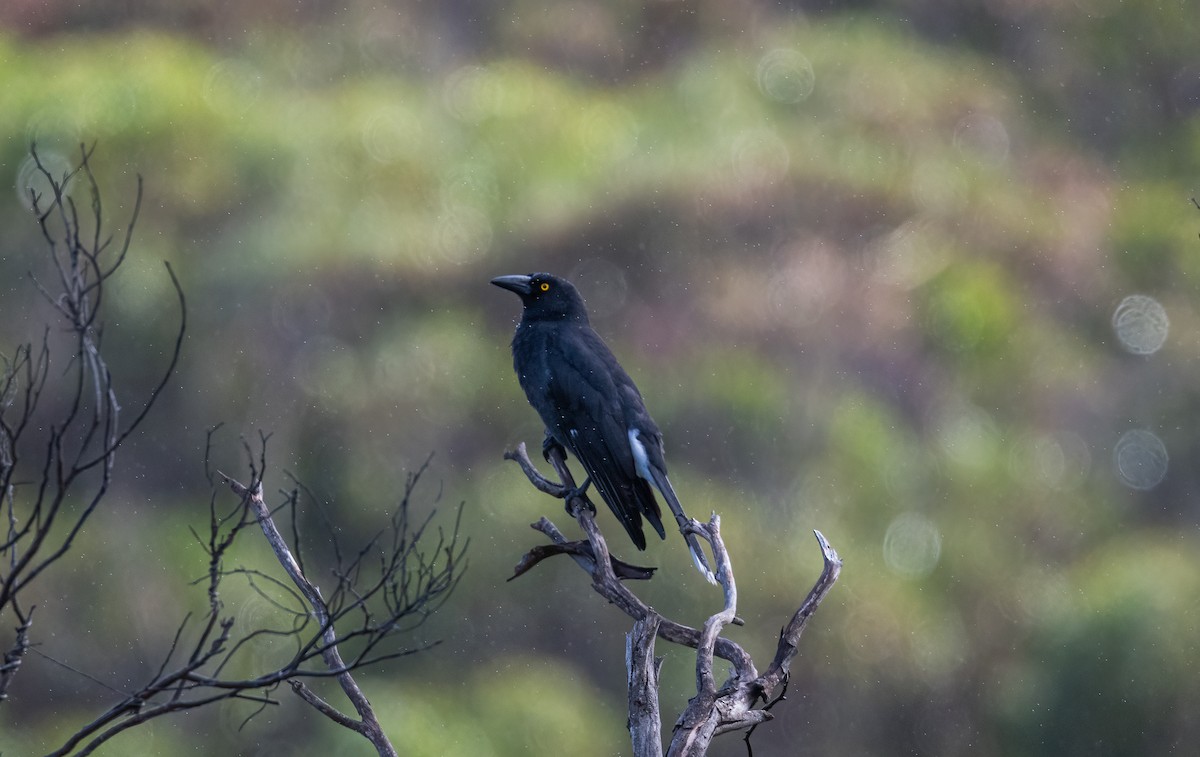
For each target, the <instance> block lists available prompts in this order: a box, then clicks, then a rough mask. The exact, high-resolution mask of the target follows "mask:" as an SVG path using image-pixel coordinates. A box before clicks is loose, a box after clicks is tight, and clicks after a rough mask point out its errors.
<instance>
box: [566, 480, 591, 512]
mask: <svg viewBox="0 0 1200 757" xmlns="http://www.w3.org/2000/svg"><path fill="white" fill-rule="evenodd" d="M591 485H592V477H591V476H588V477H587V478H585V479H584V480H583V483H582V484H581V485H579V486H577V487H575V488H574V489H567V490H566V491H565V492H563V504H564V506H565V507H566V510H567V515H570V516H572V517H574V516H575V512H574V511H573V510H572V509H571V503H572V502H579V503H581V504H583V505H585V506H586V507H588V508H589V509H590V510H591V511H592V513H593V514H594V513H595V512H596V508H595V506H594V505H593V504H592V502H591V500H589V499H588V498H587V490H588V487H589V486H591Z"/></svg>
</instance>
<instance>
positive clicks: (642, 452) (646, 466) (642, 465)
mask: <svg viewBox="0 0 1200 757" xmlns="http://www.w3.org/2000/svg"><path fill="white" fill-rule="evenodd" d="M640 433H641V432H639V431H638V430H637V429H636V428H631V429H629V447H630V449H632V450H633V466H634V468H635V469H637V474H638V475H639V476H641V477H642V478H644V479H646V480H647V481H649V482H650V483H651V484H653V483H654V477H653V476H651V475H650V458H648V457H646V448H645V447H644V446H643V445H642V440H641V439H639V438H638V436H639V435H640Z"/></svg>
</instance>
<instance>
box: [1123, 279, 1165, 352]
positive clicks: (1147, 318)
mask: <svg viewBox="0 0 1200 757" xmlns="http://www.w3.org/2000/svg"><path fill="white" fill-rule="evenodd" d="M1112 326H1113V332H1114V333H1115V334H1116V335H1117V341H1119V342H1120V343H1121V346H1122V347H1123V348H1124V349H1125V350H1126V351H1127V352H1131V353H1133V354H1134V355H1153V354H1154V353H1155V352H1158V351H1159V350H1160V349H1162V346H1163V344H1164V343H1165V342H1166V341H1167V333H1168V331H1170V327H1171V324H1170V321H1169V320H1168V319H1167V311H1166V309H1165V308H1164V307H1163V306H1162V305H1161V304H1159V302H1158V300H1156V299H1154V298H1153V297H1147V296H1146V295H1144V294H1131V295H1129V296H1128V297H1126V298H1125V299H1123V300H1121V304H1120V305H1117V309H1116V310H1115V311H1113V316H1112Z"/></svg>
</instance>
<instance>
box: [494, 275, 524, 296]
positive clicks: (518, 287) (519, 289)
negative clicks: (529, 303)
mask: <svg viewBox="0 0 1200 757" xmlns="http://www.w3.org/2000/svg"><path fill="white" fill-rule="evenodd" d="M530 281H532V279H531V278H530V277H529V276H526V275H524V274H514V275H512V276H497V277H496V278H494V279H492V283H493V284H495V285H496V286H498V287H500V288H501V289H507V290H508V291H510V292H516V293H517V294H519V295H521V296H522V297H524V296H525V295H527V294H529V293H530V292H532V291H533V287H531V286H530V285H529V282H530Z"/></svg>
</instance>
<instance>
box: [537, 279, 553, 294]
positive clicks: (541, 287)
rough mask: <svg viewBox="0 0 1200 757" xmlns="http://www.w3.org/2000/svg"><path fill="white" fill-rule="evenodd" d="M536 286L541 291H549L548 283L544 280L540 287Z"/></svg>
mask: <svg viewBox="0 0 1200 757" xmlns="http://www.w3.org/2000/svg"><path fill="white" fill-rule="evenodd" d="M538 288H539V289H541V290H542V291H543V292H549V291H550V285H549V284H547V283H546V282H544V281H543V282H542V285H541V286H540V287H538Z"/></svg>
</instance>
